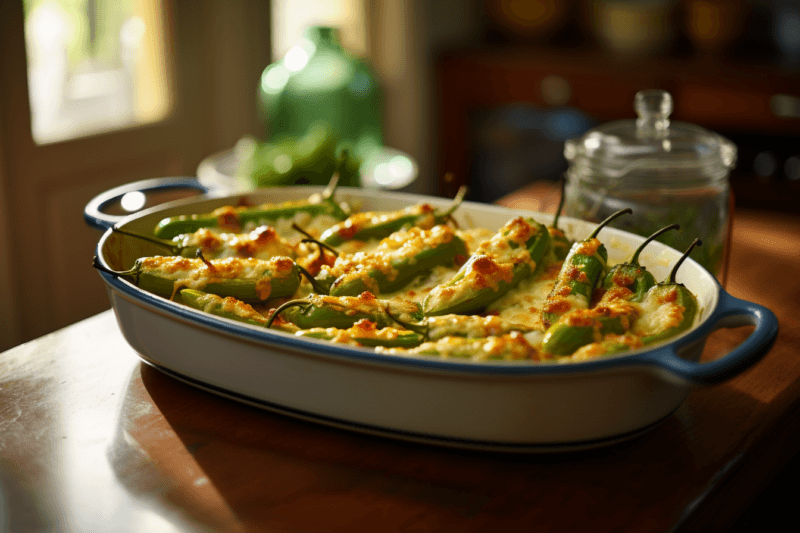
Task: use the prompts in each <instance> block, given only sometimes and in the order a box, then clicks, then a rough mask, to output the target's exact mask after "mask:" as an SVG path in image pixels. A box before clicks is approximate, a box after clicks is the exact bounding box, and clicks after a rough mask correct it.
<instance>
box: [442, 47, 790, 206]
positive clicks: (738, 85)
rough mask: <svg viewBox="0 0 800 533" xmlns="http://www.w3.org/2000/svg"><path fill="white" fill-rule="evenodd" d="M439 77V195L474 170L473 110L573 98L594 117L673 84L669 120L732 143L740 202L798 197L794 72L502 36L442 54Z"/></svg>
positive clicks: (606, 117)
mask: <svg viewBox="0 0 800 533" xmlns="http://www.w3.org/2000/svg"><path fill="white" fill-rule="evenodd" d="M436 80H437V86H436V90H437V104H438V126H439V131H438V140H439V141H438V142H439V146H438V149H439V151H438V153H439V154H440V159H439V171H440V172H439V175H442V176H443V175H445V172H452V173H453V175H454V179H453V180H452V181H450V182H447V183H445V182H442V183H441V187H440V194H442V195H452V194H453V193H454V191H455V190H456V188H457V187H458V186H459V185H461V184H464V183H469V182H470V181H472V180H474V179H476V178H477V176H476V173H475V169H474V165H473V163H474V157H475V150H474V149H475V138H476V131H475V127H474V124H473V121H472V118H471V117H474V115H475V114H476V113H477V112H480V111H481V110H485V109H491V108H497V107H502V106H505V105H512V104H520V103H524V104H531V105H534V106H541V107H542V108H552V107H558V106H570V107H574V108H577V109H579V110H581V111H583V112H585V113H587V114H588V115H590V116H591V117H593V118H594V119H596V120H597V122H598V123H602V122H607V121H610V120H616V119H632V118H635V112H634V110H633V99H634V95H635V94H636V92H637V91H639V90H642V89H653V88H655V89H663V90H666V91H669V92H670V93H671V94H672V96H673V99H674V104H675V111H674V113H673V115H672V119H673V120H676V121H684V122H691V123H695V124H699V125H701V126H703V127H705V128H708V129H710V130H713V131H715V132H717V133H720V134H722V135H725V136H727V137H729V138H731V140H733V141H734V143H736V144H737V146H739V153H740V158H739V163H738V165H737V169H736V170H735V171H734V173H733V174H732V176H731V182H732V185H733V188H734V191H735V193H736V195H737V201H738V202H740V203H742V204H743V205H753V206H759V207H772V208H778V209H780V208H783V209H789V208H793V207H794V205H796V202H797V201H798V200H800V176H794V175H793V174H792V175H791V176H787V175H786V171H785V169H784V167H785V166H787V165H791V164H793V163H792V161H789V159H790V158H792V157H797V161H798V162H800V142H798V141H799V140H800V73H798V72H783V71H781V70H780V69H778V68H777V67H772V66H768V65H757V64H735V63H731V62H727V61H722V62H720V61H714V60H712V59H710V58H702V59H678V58H665V57H657V58H648V59H641V60H628V61H621V60H618V59H616V58H615V57H613V56H611V55H609V54H607V53H605V52H603V51H602V50H600V49H594V48H586V49H557V48H552V47H534V46H513V45H504V46H497V47H493V48H480V49H462V50H455V51H449V52H445V53H443V54H441V55H440V56H439V57H438V59H437V61H436ZM764 151H772V152H774V158H775V165H774V166H775V171H774V173H773V175H772V176H758V175H757V173H756V172H755V170H754V162H753V159H754V158H755V157H756V156H757V155H758V154H760V153H762V152H764ZM787 161H789V163H787ZM789 170H790V171H791V168H790V169H789ZM792 177H793V178H794V179H791V178H792Z"/></svg>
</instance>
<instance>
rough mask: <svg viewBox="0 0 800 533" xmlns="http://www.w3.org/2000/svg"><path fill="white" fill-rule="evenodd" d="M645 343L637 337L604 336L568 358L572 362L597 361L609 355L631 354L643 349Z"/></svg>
mask: <svg viewBox="0 0 800 533" xmlns="http://www.w3.org/2000/svg"><path fill="white" fill-rule="evenodd" d="M643 346H644V343H643V342H642V339H640V338H639V337H637V336H636V335H630V334H626V335H614V334H609V335H605V336H603V339H602V340H600V341H599V342H593V343H591V344H587V345H585V346H583V347H581V348H579V349H578V350H576V351H575V353H573V354H572V355H570V356H569V357H568V358H565V359H569V360H570V361H573V362H574V361H588V360H590V359H597V358H598V357H605V356H608V355H616V354H619V353H623V352H629V351H631V350H636V349H638V348H642V347H643Z"/></svg>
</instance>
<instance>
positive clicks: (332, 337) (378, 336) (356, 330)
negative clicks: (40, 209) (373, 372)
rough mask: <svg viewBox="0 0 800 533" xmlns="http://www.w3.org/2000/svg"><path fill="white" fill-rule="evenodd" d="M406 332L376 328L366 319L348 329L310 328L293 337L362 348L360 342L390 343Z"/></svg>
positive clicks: (389, 328)
mask: <svg viewBox="0 0 800 533" xmlns="http://www.w3.org/2000/svg"><path fill="white" fill-rule="evenodd" d="M408 333H409V332H408V331H407V330H404V329H397V328H391V327H388V328H378V327H377V325H376V324H375V323H374V322H372V321H370V320H366V319H361V320H359V321H358V322H356V323H355V324H354V325H353V327H351V328H348V329H338V328H311V329H306V330H301V331H299V332H297V333H295V335H298V336H304V335H309V336H312V337H319V338H324V339H326V340H329V341H330V342H335V343H337V344H351V345H355V346H363V344H362V341H364V340H367V339H371V340H375V341H382V342H391V341H393V340H396V339H397V338H399V337H402V336H404V335H408Z"/></svg>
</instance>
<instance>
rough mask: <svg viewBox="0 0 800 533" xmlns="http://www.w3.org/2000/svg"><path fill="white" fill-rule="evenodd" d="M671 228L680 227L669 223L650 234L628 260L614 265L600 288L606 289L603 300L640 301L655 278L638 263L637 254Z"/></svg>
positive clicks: (654, 281) (653, 283) (652, 284)
mask: <svg viewBox="0 0 800 533" xmlns="http://www.w3.org/2000/svg"><path fill="white" fill-rule="evenodd" d="M672 229H681V227H680V226H679V225H678V224H670V225H669V226H667V227H665V228H661V229H660V230H658V231H657V232H655V233H653V234H652V235H650V236H649V237H648V238H647V239H645V241H644V242H643V243H642V244H641V246H639V247H638V248H637V249H636V251H635V252H634V253H633V257H631V259H630V261H628V262H627V263H620V264H618V265H614V266H613V267H612V268H611V270H610V271H609V272H608V274H606V277H605V279H604V280H603V283H602V288H603V289H604V290H605V291H606V292H605V294H604V295H603V300H601V301H603V302H607V301H610V300H612V299H617V298H621V299H624V300H627V301H629V302H641V301H642V300H643V299H644V297H645V295H646V294H647V291H649V290H650V288H651V287H653V286H655V284H656V278H655V277H653V274H651V273H650V272H648V271H647V269H646V268H645V267H643V266H642V265H640V264H639V254H641V253H642V250H644V247H645V246H647V245H648V244H650V243H651V242H652V241H654V240H655V239H656V238H657V237H658V236H659V235H661V234H662V233H665V232H667V231H669V230H672Z"/></svg>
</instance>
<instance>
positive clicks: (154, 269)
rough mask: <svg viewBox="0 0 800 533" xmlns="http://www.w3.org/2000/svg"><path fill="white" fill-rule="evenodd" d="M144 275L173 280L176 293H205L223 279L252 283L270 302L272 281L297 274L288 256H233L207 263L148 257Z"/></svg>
mask: <svg viewBox="0 0 800 533" xmlns="http://www.w3.org/2000/svg"><path fill="white" fill-rule="evenodd" d="M139 266H140V268H141V272H142V273H149V274H154V275H157V276H159V277H162V278H165V279H168V280H173V281H174V291H178V290H180V289H181V288H183V287H186V288H189V289H196V290H203V289H204V288H205V287H206V286H207V285H208V284H209V283H216V282H219V281H223V280H232V279H239V280H248V281H253V282H254V283H255V289H256V293H257V294H258V295H259V297H260V298H261V299H262V300H266V299H267V298H268V297H269V294H270V293H271V291H272V280H274V279H279V278H287V277H289V276H290V275H292V274H293V273H294V262H293V261H292V260H291V259H289V258H288V257H276V258H273V259H270V260H268V261H263V260H259V259H252V258H238V257H231V258H228V259H214V260H211V261H203V260H201V259H190V258H186V257H164V256H156V257H146V258H143V259H140V260H139Z"/></svg>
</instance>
